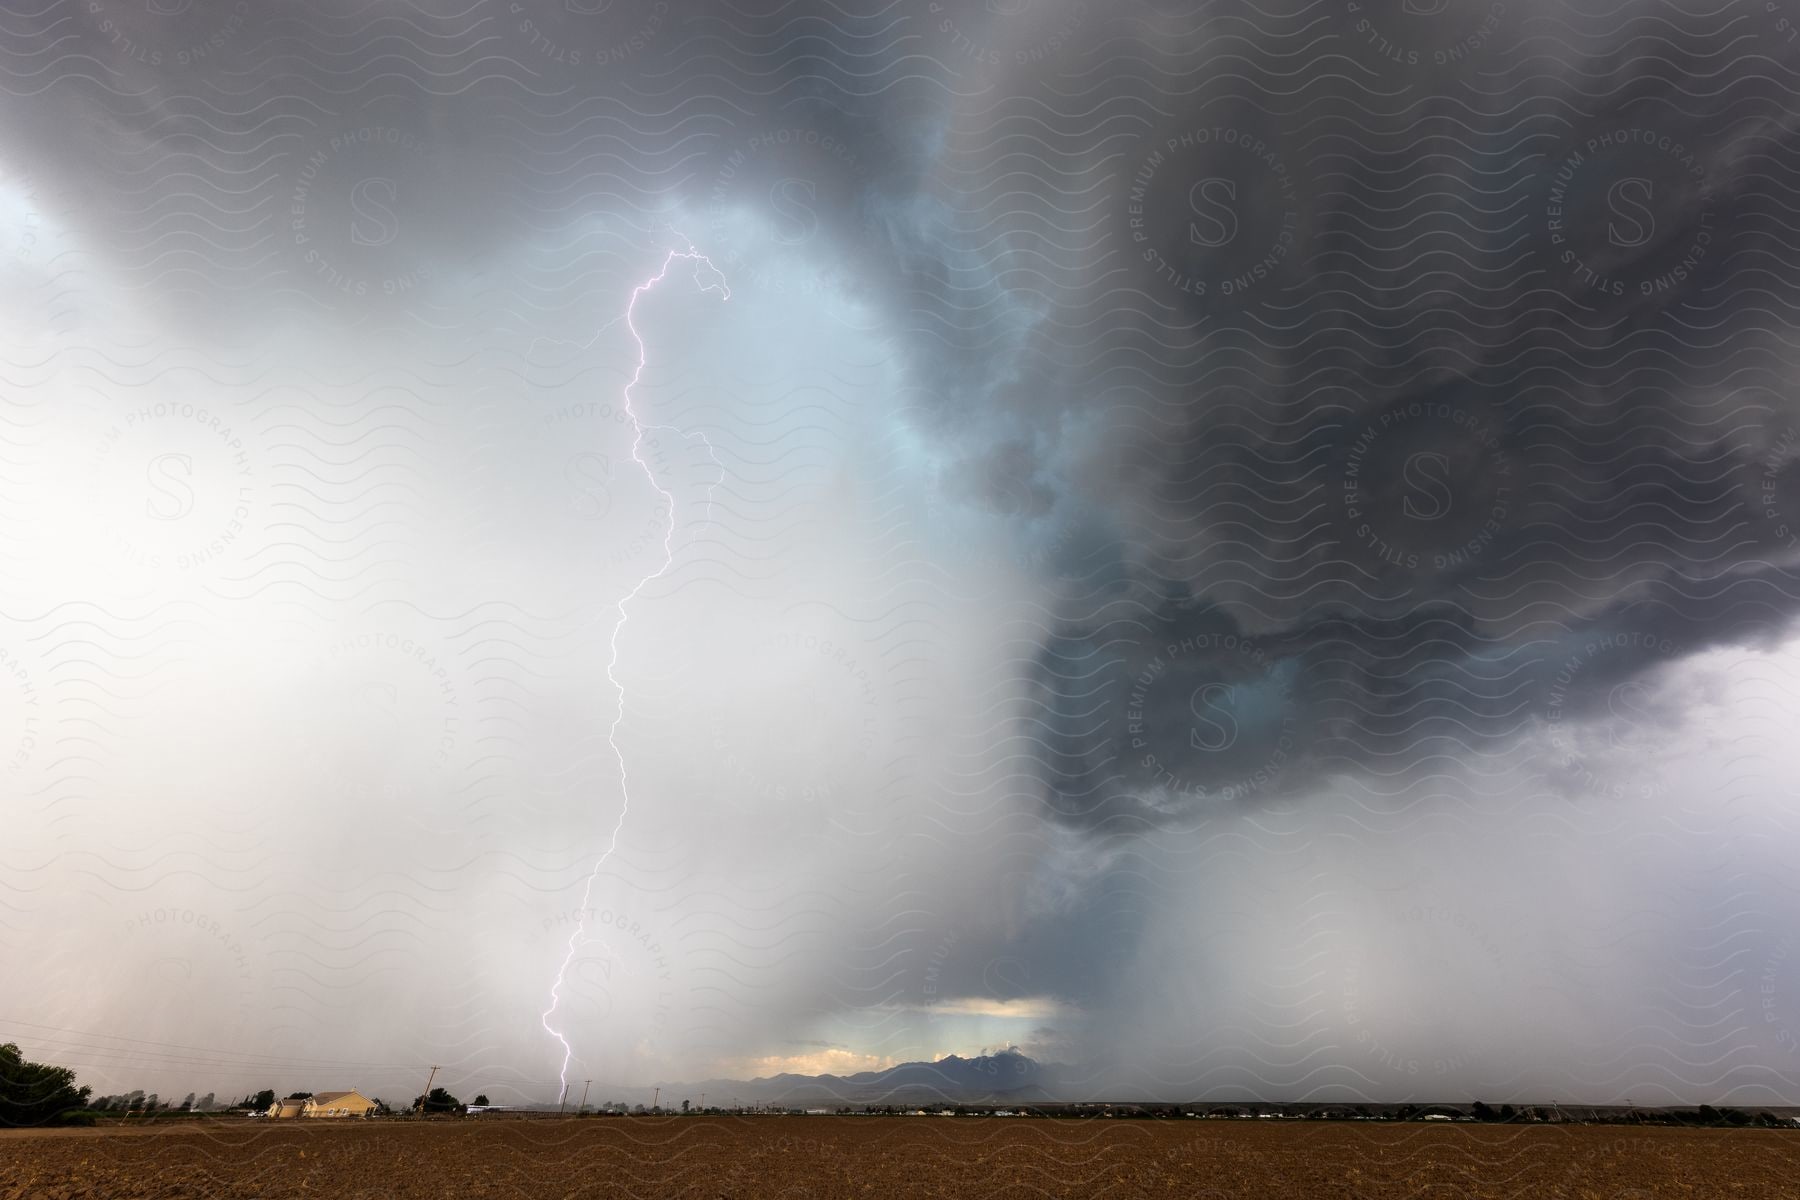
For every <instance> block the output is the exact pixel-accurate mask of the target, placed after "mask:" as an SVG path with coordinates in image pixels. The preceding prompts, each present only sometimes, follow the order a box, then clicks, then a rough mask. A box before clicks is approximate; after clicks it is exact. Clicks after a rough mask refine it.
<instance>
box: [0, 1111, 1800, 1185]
mask: <svg viewBox="0 0 1800 1200" xmlns="http://www.w3.org/2000/svg"><path fill="white" fill-rule="evenodd" d="M1795 1178H1800V1133H1794V1132H1787V1131H1780V1130H1762V1129H1635V1128H1631V1127H1619V1126H1559V1127H1542V1126H1527V1127H1497V1126H1469V1125H1449V1124H1443V1125H1434V1124H1410V1123H1408V1124H1402V1123H1392V1124H1390V1123H1380V1124H1373V1123H1371V1124H1363V1123H1355V1122H1350V1123H1311V1122H1305V1123H1302V1122H1274V1121H1271V1122H1249V1121H1232V1122H1215V1121H1195V1120H1190V1121H1185V1122H1182V1121H1119V1120H1110V1121H1108V1120H1094V1121H1062V1120H1023V1119H1006V1118H918V1117H911V1118H908V1117H756V1118H711V1117H692V1118H679V1117H670V1118H632V1119H614V1120H585V1121H578V1120H509V1119H503V1118H484V1119H473V1120H447V1121H425V1122H413V1121H404V1120H396V1121H374V1122H360V1121H359V1122H328V1121H317V1122H312V1121H307V1122H301V1121H293V1122H283V1123H279V1124H276V1123H266V1122H260V1121H257V1122H252V1121H244V1120H221V1121H208V1122H196V1123H192V1124H187V1125H172V1126H167V1127H160V1128H158V1127H149V1128H143V1129H130V1128H118V1127H101V1128H93V1129H62V1130H47V1131H17V1132H12V1133H0V1200H77V1198H82V1197H106V1198H108V1200H111V1198H115V1197H116V1198H141V1200H152V1198H158V1200H160V1198H165V1197H166V1198H169V1200H174V1198H176V1197H181V1198H184V1200H185V1198H187V1197H213V1196H217V1197H225V1196H232V1197H244V1196H254V1197H259V1198H261V1200H286V1198H288V1197H300V1196H321V1195H330V1196H334V1197H402V1198H407V1200H425V1198H427V1197H430V1198H433V1200H435V1198H437V1197H442V1196H457V1197H530V1198H531V1200H562V1198H568V1197H603V1196H604V1197H613V1196H617V1197H628V1196H642V1197H675V1196H693V1197H702V1196H704V1197H709V1198H715V1200H716V1198H718V1197H743V1198H745V1200H749V1198H752V1197H754V1198H759V1200H760V1198H764V1197H771V1198H772V1197H803V1196H805V1197H813V1196H817V1197H826V1198H851V1197H856V1198H864V1197H866V1198H869V1200H881V1198H882V1197H889V1196H920V1197H924V1196H1016V1197H1033V1198H1037V1197H1045V1196H1054V1197H1064V1196H1067V1197H1076V1196H1097V1195H1103V1196H1155V1197H1171V1198H1173V1197H1184V1198H1199V1200H1205V1198H1217V1197H1246V1198H1249V1197H1255V1198H1256V1200H1263V1198H1268V1197H1283V1198H1287V1197H1292V1198H1294V1200H1309V1198H1311V1197H1320V1198H1325V1197H1330V1198H1332V1200H1362V1198H1367V1200H1375V1198H1377V1197H1382V1198H1386V1197H1391V1196H1419V1197H1456V1198H1458V1200H1502V1198H1508V1200H1510V1198H1514V1197H1517V1198H1519V1200H1637V1198H1639V1197H1646V1196H1652V1195H1654V1196H1658V1197H1662V1196H1679V1197H1685V1198H1689V1200H1705V1198H1707V1197H1714V1196H1717V1197H1725V1196H1730V1197H1733V1198H1734V1200H1765V1198H1766V1200H1775V1198H1776V1197H1791V1196H1792V1195H1793V1190H1792V1189H1793V1180H1794V1179H1795Z"/></svg>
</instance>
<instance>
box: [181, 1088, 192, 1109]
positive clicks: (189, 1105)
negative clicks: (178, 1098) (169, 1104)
mask: <svg viewBox="0 0 1800 1200" xmlns="http://www.w3.org/2000/svg"><path fill="white" fill-rule="evenodd" d="M181 1111H182V1112H192V1111H194V1093H192V1092H189V1093H188V1094H187V1099H185V1100H183V1101H182V1102H181Z"/></svg>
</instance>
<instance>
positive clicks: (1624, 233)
mask: <svg viewBox="0 0 1800 1200" xmlns="http://www.w3.org/2000/svg"><path fill="white" fill-rule="evenodd" d="M1655 196H1656V188H1655V186H1654V185H1652V184H1651V182H1650V181H1649V180H1648V179H1640V178H1636V177H1632V178H1626V179H1616V180H1614V181H1613V185H1612V186H1611V187H1609V188H1607V189H1606V204H1607V207H1608V208H1610V209H1612V212H1613V216H1614V217H1616V218H1617V219H1616V220H1612V221H1608V222H1607V223H1606V240H1607V241H1609V242H1611V243H1612V244H1613V245H1615V246H1623V247H1625V248H1626V249H1630V248H1632V247H1634V246H1642V245H1643V244H1644V243H1645V242H1647V241H1649V240H1650V239H1651V238H1652V237H1654V236H1655V235H1656V214H1655V213H1654V212H1652V211H1650V201H1651V200H1652V199H1654V198H1655Z"/></svg>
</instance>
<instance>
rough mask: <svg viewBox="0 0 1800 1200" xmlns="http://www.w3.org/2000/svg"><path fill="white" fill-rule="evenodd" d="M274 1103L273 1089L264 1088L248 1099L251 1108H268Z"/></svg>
mask: <svg viewBox="0 0 1800 1200" xmlns="http://www.w3.org/2000/svg"><path fill="white" fill-rule="evenodd" d="M274 1103H275V1089H274V1088H264V1089H263V1090H262V1091H260V1092H258V1093H256V1095H254V1096H252V1097H251V1098H250V1107H251V1108H268V1107H270V1106H271V1105H273V1104H274Z"/></svg>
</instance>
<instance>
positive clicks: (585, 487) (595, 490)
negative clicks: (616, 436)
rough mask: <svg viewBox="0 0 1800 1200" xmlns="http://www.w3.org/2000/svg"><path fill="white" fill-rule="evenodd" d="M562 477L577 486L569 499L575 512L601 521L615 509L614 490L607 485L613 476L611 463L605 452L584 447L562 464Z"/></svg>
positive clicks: (586, 518)
mask: <svg viewBox="0 0 1800 1200" xmlns="http://www.w3.org/2000/svg"><path fill="white" fill-rule="evenodd" d="M563 478H564V479H565V480H567V481H568V484H569V486H570V487H571V488H573V489H574V494H573V495H572V496H571V497H570V503H571V504H572V505H573V506H574V508H575V515H576V516H578V517H581V518H583V519H584V520H588V521H598V520H599V519H600V518H601V517H604V516H605V515H606V514H607V513H609V512H611V511H612V491H611V489H610V488H609V487H608V486H607V485H608V483H609V482H610V481H611V480H612V463H611V461H610V460H608V459H607V457H606V455H604V454H596V453H594V452H593V451H592V450H584V451H582V452H581V453H580V454H577V455H575V456H574V457H573V458H571V459H570V460H569V463H568V465H567V466H565V467H564V468H563Z"/></svg>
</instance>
